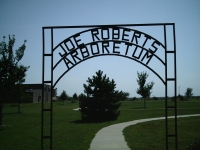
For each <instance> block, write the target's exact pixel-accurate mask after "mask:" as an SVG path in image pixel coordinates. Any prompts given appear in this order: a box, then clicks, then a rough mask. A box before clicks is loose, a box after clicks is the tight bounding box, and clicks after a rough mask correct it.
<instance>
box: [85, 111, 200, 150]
mask: <svg viewBox="0 0 200 150" xmlns="http://www.w3.org/2000/svg"><path fill="white" fill-rule="evenodd" d="M191 116H200V114H194V115H182V116H177V118H180V117H191ZM169 118H174V117H169ZM161 119H165V117H159V118H149V119H140V120H135V121H129V122H124V123H119V124H114V125H111V126H108V127H105V128H103V129H101V130H99V131H98V132H97V133H96V135H95V137H94V139H93V140H92V143H91V144H90V149H89V150H130V148H129V147H128V146H127V143H126V141H125V139H124V136H123V132H122V131H123V129H124V128H126V127H128V126H130V125H135V124H137V123H142V122H147V121H153V120H161Z"/></svg>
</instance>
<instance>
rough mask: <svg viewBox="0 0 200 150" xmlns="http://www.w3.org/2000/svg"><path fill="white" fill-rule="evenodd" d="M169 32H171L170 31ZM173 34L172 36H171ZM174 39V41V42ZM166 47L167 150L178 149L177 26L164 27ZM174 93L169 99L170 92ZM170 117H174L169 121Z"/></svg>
mask: <svg viewBox="0 0 200 150" xmlns="http://www.w3.org/2000/svg"><path fill="white" fill-rule="evenodd" d="M168 30H169V31H168ZM170 32H171V34H170ZM172 39H173V40H172ZM164 43H165V44H164V45H165V62H166V66H165V81H166V85H165V127H166V150H168V149H169V146H170V145H174V148H175V149H176V150H177V149H178V136H177V74H176V37H175V24H172V25H170V26H168V25H164ZM170 90H171V92H172V93H173V95H172V98H169V95H168V93H169V91H170ZM169 116H173V118H172V119H169Z"/></svg>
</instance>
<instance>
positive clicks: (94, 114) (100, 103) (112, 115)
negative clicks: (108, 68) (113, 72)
mask: <svg viewBox="0 0 200 150" xmlns="http://www.w3.org/2000/svg"><path fill="white" fill-rule="evenodd" d="M86 82H87V83H88V84H87V85H86V84H83V87H84V93H85V94H86V95H85V94H81V95H79V106H80V108H81V109H80V111H81V117H82V119H83V120H85V119H87V120H112V119H117V117H118V116H119V115H120V111H119V110H118V108H119V107H120V105H121V103H120V102H119V98H120V96H121V95H120V92H119V91H117V90H115V88H116V84H115V81H114V80H113V79H112V80H110V79H109V78H108V77H106V75H103V71H101V70H99V71H98V72H96V76H93V77H92V78H88V80H87V81H86Z"/></svg>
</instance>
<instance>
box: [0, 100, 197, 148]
mask: <svg viewBox="0 0 200 150" xmlns="http://www.w3.org/2000/svg"><path fill="white" fill-rule="evenodd" d="M146 106H147V108H146V109H143V108H142V107H143V101H136V102H132V101H124V102H122V105H121V107H120V111H121V115H120V117H119V118H118V120H115V121H108V122H101V123H84V122H81V118H80V112H79V111H74V110H73V109H74V108H77V107H78V103H65V104H62V103H59V102H55V103H53V149H61V150H62V149H63V150H64V149H69V150H87V149H89V146H90V143H91V141H92V139H93V137H94V136H95V134H96V133H97V131H98V130H100V129H101V128H103V127H106V126H108V125H111V124H115V123H120V122H125V121H132V120H137V119H143V118H153V117H162V116H164V115H165V113H164V112H165V109H164V101H163V100H158V101H147V104H146ZM178 108H179V109H178V115H185V114H200V102H198V101H196V100H191V101H189V102H178ZM21 112H22V113H17V106H12V105H10V104H6V105H5V106H4V108H3V125H4V126H3V127H1V128H0V150H10V149H15V150H24V149H29V150H38V149H40V144H41V142H40V134H41V104H39V103H37V104H22V105H21ZM47 115H48V114H47ZM179 120H180V121H179ZM179 120H178V125H179V126H178V129H179V137H180V138H179V145H183V144H185V146H186V145H188V144H190V143H191V141H192V140H193V138H195V136H192V135H195V134H196V133H197V132H199V129H198V131H196V129H197V127H198V125H199V123H200V122H198V121H199V120H200V118H199V117H192V118H181V119H179ZM197 120H198V121H197ZM164 124H165V123H164V120H163V121H152V122H148V123H142V124H138V125H136V126H130V127H127V128H126V129H125V130H124V133H125V138H126V140H127V141H128V145H129V146H130V147H131V148H132V147H133V146H134V143H137V144H138V145H147V144H148V141H150V140H153V139H154V140H153V141H154V142H153V143H154V147H156V145H158V146H159V145H161V144H160V142H156V140H158V139H159V140H160V141H161V142H162V143H163V142H164V144H165V140H163V136H164V135H165V130H163V129H164ZM5 125H6V126H5ZM153 129H154V130H153ZM147 130H148V131H151V133H149V132H147ZM155 131H158V132H159V134H158V133H157V132H155ZM183 131H184V132H183ZM186 132H187V133H186ZM129 133H130V134H129ZM133 133H134V134H133ZM181 133H182V134H181ZM199 133H200V132H199ZM143 134H146V135H143ZM135 135H137V136H135ZM153 135H154V136H155V138H153V137H154V136H153ZM143 137H145V139H147V140H142V139H144V138H143ZM145 142H147V144H146V143H145ZM150 143H152V142H150ZM156 143H157V144H156ZM161 147H163V144H162V145H161ZM133 148H134V147H133ZM148 149H149V148H148ZM152 149H157V148H152ZM158 149H159V148H158Z"/></svg>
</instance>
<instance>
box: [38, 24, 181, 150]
mask: <svg viewBox="0 0 200 150" xmlns="http://www.w3.org/2000/svg"><path fill="white" fill-rule="evenodd" d="M152 26H153V27H159V28H161V29H162V31H163V37H162V39H163V40H159V39H157V38H155V37H153V36H151V35H150V34H148V33H145V32H143V31H141V30H137V29H135V28H136V27H152ZM168 27H170V28H171V30H170V32H172V33H171V34H167V32H168V30H167V29H168ZM85 28H87V29H86V30H84V29H85ZM42 29H43V75H42V80H43V82H42V83H43V86H44V84H50V85H51V87H52V89H51V91H53V88H54V87H55V86H56V84H57V83H58V82H59V80H60V79H61V78H62V77H63V76H64V75H65V74H66V73H67V72H68V71H69V70H71V69H72V68H73V67H75V66H76V65H78V64H79V63H81V62H83V61H85V60H87V59H90V58H93V57H99V56H107V55H112V56H121V57H124V58H128V59H132V60H134V61H136V62H138V63H140V64H142V65H143V66H145V67H147V68H148V69H149V70H151V71H152V72H153V73H154V74H155V75H157V77H158V78H159V79H160V80H161V81H162V82H163V84H164V86H165V114H166V115H165V116H166V119H165V120H166V121H165V122H166V149H168V145H169V140H168V139H169V138H171V137H174V146H175V148H176V149H177V105H176V103H177V102H176V44H175V43H176V41H175V24H174V23H160V24H124V25H90V26H56V27H55V26H54V27H43V28H42ZM60 29H62V30H64V29H83V30H82V31H81V32H78V33H75V34H72V35H71V36H68V37H65V38H63V40H62V41H61V42H59V43H57V44H56V45H55V46H54V32H56V30H60ZM46 30H49V31H50V34H49V36H50V37H49V38H50V41H49V43H45V38H46V36H45V31H46ZM168 35H170V36H171V37H169V36H168ZM86 37H87V38H86ZM169 38H170V40H169V41H170V44H171V45H173V46H170V49H169V48H168V45H169V44H168V39H169ZM46 44H49V45H50V46H49V48H48V49H50V50H49V51H48V52H46V51H47V50H46V49H47V48H46V47H45V45H46ZM58 54H59V58H58V59H57V60H56V61H54V57H55V55H58ZM169 55H170V58H171V57H172V60H170V61H173V62H170V63H173V66H172V68H170V67H171V65H168V64H169V62H168V60H169V59H168V57H169ZM46 58H50V60H51V61H50V62H51V63H48V64H45V59H46ZM151 62H152V63H151ZM61 63H64V64H65V66H66V67H65V69H64V70H63V72H62V73H61V75H60V76H59V77H57V78H56V79H55V77H54V72H55V70H56V68H57V67H58V66H59V65H60V64H61ZM155 63H156V64H160V67H159V68H163V72H162V73H161V72H159V71H157V70H156V68H155V65H153V64H155ZM47 66H49V68H51V69H50V72H49V73H50V79H48V80H46V79H45V74H46V73H45V68H46V67H47ZM169 70H170V73H171V74H172V75H171V76H169ZM171 83H172V84H173V88H174V96H175V100H174V103H173V104H171V103H170V105H169V99H168V84H171ZM43 90H44V89H43ZM51 93H53V92H51ZM52 96H53V95H52V94H51V97H52ZM43 97H44V95H43ZM44 102H45V100H44V98H43V99H42V121H41V122H42V132H41V149H43V148H44V139H49V140H50V142H49V143H50V145H49V146H50V149H52V101H51V102H50V107H47V108H46V107H45V106H44ZM170 110H172V111H173V115H174V121H173V129H172V131H171V129H170V130H169V125H168V118H169V111H170ZM45 112H49V115H50V116H49V117H50V120H49V124H48V125H49V133H48V135H45V134H46V132H45V131H44V128H45V125H46V124H45V123H44V122H45V121H44V120H45V115H44V113H45Z"/></svg>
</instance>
